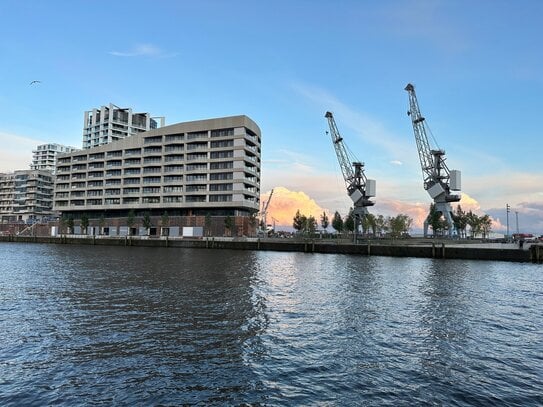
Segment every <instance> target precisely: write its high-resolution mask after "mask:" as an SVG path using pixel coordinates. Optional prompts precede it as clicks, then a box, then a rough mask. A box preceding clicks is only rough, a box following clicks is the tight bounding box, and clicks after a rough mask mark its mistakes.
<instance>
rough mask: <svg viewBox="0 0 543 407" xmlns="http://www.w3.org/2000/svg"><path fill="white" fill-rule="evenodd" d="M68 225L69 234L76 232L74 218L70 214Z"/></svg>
mask: <svg viewBox="0 0 543 407" xmlns="http://www.w3.org/2000/svg"><path fill="white" fill-rule="evenodd" d="M66 226H68V234H72V233H74V218H73V217H71V216H68V220H67V221H66Z"/></svg>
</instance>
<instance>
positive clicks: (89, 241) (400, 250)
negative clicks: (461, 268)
mask: <svg viewBox="0 0 543 407" xmlns="http://www.w3.org/2000/svg"><path fill="white" fill-rule="evenodd" d="M0 242H16V243H49V244H78V245H107V246H135V247H172V248H201V249H234V250H264V251H285V252H305V253H331V254H355V255H365V256H390V257H421V258H439V259H465V260H489V261H509V262H522V263H527V262H532V263H543V245H541V244H534V245H532V246H531V247H530V248H529V250H520V249H512V248H481V247H469V246H468V247H466V246H461V245H457V244H454V243H452V242H450V243H448V244H447V243H444V242H438V243H435V242H427V243H426V244H407V243H405V242H401V241H397V242H392V243H386V244H383V243H378V242H375V241H366V242H362V243H359V244H353V243H339V242H329V241H326V242H323V241H319V240H316V239H315V240H310V239H307V240H288V241H285V240H273V239H256V238H234V239H232V238H212V237H210V238H200V239H186V238H184V239H168V238H160V239H157V238H150V239H140V238H130V237H115V238H107V237H98V238H96V237H83V238H82V237H77V238H76V237H71V236H65V235H63V236H56V237H44V236H13V235H10V236H0Z"/></svg>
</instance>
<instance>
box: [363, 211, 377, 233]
mask: <svg viewBox="0 0 543 407" xmlns="http://www.w3.org/2000/svg"><path fill="white" fill-rule="evenodd" d="M375 221H376V219H375V215H373V214H371V213H366V214H365V215H364V216H363V217H362V219H361V224H362V233H364V234H367V233H368V231H369V230H370V229H371V230H372V234H373V235H374V236H375V229H376V223H375Z"/></svg>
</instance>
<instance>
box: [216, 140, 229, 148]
mask: <svg viewBox="0 0 543 407" xmlns="http://www.w3.org/2000/svg"><path fill="white" fill-rule="evenodd" d="M233 145H234V140H222V141H212V142H211V148H219V147H232V146H233Z"/></svg>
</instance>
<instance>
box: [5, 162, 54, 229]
mask: <svg viewBox="0 0 543 407" xmlns="http://www.w3.org/2000/svg"><path fill="white" fill-rule="evenodd" d="M53 184H54V181H53V176H52V174H51V171H44V170H19V171H15V172H13V173H2V174H0V220H1V221H2V223H8V222H32V221H36V220H41V219H43V218H47V217H50V216H51V215H52V213H53V212H52V206H53V205H52V204H53V202H52V197H53Z"/></svg>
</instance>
